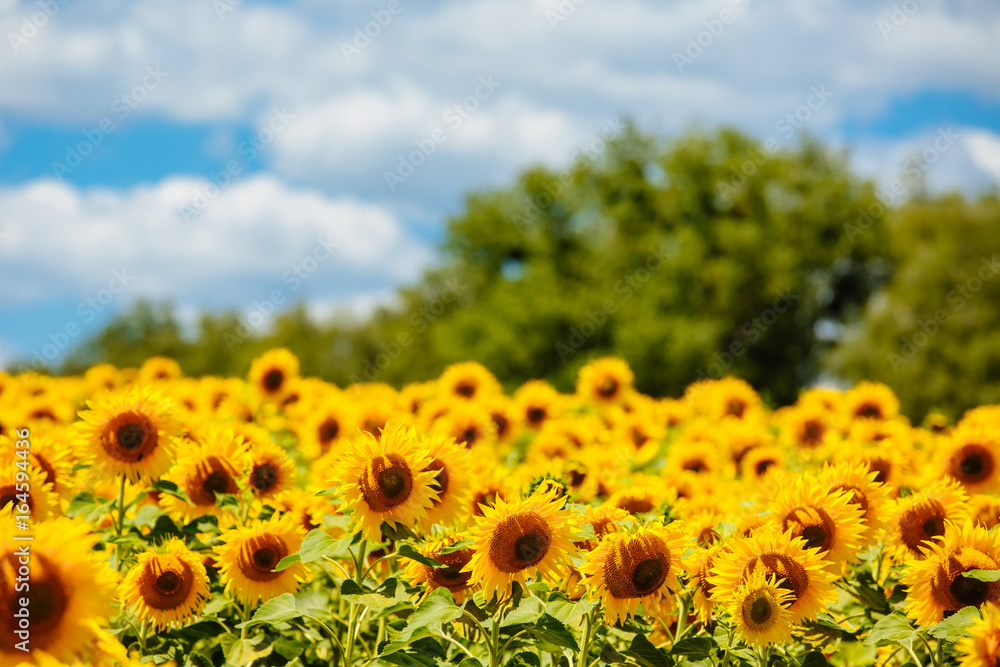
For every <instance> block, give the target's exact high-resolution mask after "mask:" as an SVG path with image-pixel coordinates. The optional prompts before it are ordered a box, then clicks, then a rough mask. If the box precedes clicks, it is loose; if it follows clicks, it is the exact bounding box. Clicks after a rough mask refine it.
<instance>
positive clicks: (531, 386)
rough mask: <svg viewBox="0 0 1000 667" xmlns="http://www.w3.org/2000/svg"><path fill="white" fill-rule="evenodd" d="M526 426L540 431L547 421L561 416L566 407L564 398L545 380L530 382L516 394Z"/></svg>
mask: <svg viewBox="0 0 1000 667" xmlns="http://www.w3.org/2000/svg"><path fill="white" fill-rule="evenodd" d="M514 403H515V404H516V405H517V408H518V412H519V413H520V415H521V419H522V420H523V422H524V424H525V426H527V427H528V428H531V429H535V430H538V429H539V428H541V426H542V424H543V423H545V421H546V420H548V419H551V418H552V417H558V416H560V415H561V414H562V413H563V411H564V407H565V403H564V398H563V396H562V395H561V394H560V393H559V392H558V391H556V390H555V388H554V387H553V386H552V385H550V384H549V383H548V382H545V381H544V380H528V381H527V382H525V383H524V384H523V385H521V386H520V388H518V390H517V391H516V392H514Z"/></svg>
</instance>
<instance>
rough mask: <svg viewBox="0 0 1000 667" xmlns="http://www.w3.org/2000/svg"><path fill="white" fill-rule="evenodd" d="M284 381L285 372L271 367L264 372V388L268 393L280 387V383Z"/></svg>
mask: <svg viewBox="0 0 1000 667" xmlns="http://www.w3.org/2000/svg"><path fill="white" fill-rule="evenodd" d="M284 381H285V374H284V373H283V372H282V371H281V370H280V369H277V368H272V369H271V370H269V371H268V372H267V373H265V374H264V389H266V390H267V391H268V392H269V393H273V392H276V391H278V390H279V389H281V385H282V383H283V382H284Z"/></svg>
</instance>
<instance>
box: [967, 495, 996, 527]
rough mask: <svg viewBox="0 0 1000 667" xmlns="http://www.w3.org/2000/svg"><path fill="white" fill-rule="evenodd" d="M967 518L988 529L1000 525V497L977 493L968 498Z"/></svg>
mask: <svg viewBox="0 0 1000 667" xmlns="http://www.w3.org/2000/svg"><path fill="white" fill-rule="evenodd" d="M969 518H970V519H972V522H973V523H975V524H976V525H977V526H982V527H983V528H985V529H987V530H989V529H990V528H993V527H994V526H997V525H1000V498H997V497H995V496H988V495H985V494H978V495H975V496H972V497H971V498H969Z"/></svg>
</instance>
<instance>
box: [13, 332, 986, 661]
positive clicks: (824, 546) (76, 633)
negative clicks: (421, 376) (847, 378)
mask: <svg viewBox="0 0 1000 667" xmlns="http://www.w3.org/2000/svg"><path fill="white" fill-rule="evenodd" d="M0 451H3V452H6V456H5V457H4V458H3V467H2V469H0V509H2V511H3V516H2V517H0V537H2V541H0V588H2V589H3V590H2V596H0V625H2V626H4V627H6V628H9V629H10V630H11V631H12V632H13V631H15V630H17V629H18V628H19V620H18V618H17V617H16V616H15V612H16V611H17V609H18V608H19V607H18V603H17V600H18V598H19V596H20V591H21V589H20V588H18V582H20V581H22V580H24V581H29V582H30V590H27V589H25V590H26V592H25V595H26V596H28V598H29V599H30V605H29V608H30V613H31V616H30V642H29V644H27V645H25V646H28V647H29V650H28V652H25V651H24V650H22V649H19V648H17V647H15V646H14V643H13V642H12V641H7V640H5V643H4V644H3V645H0V667H5V666H6V665H21V664H24V665H46V666H50V665H62V664H67V665H68V664H94V665H108V666H112V665H130V664H133V663H135V662H136V661H138V660H139V659H140V657H141V656H149V655H154V654H155V655H156V656H158V657H157V660H156V662H157V663H158V664H160V663H163V662H168V661H171V660H174V661H177V660H181V659H184V660H188V661H189V664H196V663H194V662H190V660H191V659H192V658H191V653H192V652H194V651H196V650H199V651H202V653H201V660H203V661H204V660H208V661H210V662H213V661H214V664H222V662H220V661H229V662H235V663H236V664H250V663H252V662H254V660H260V661H261V662H259V663H258V664H284V663H281V662H267V660H268V659H269V658H267V656H268V655H272V654H271V650H270V648H273V647H269V650H267V651H265V650H264V649H260V648H259V646H261V645H262V644H261V642H263V641H264V640H263V639H262V638H261V637H262V636H261V635H259V632H258V631H257V630H254V628H257V629H258V630H259V629H260V621H259V620H257V619H255V617H254V613H255V611H256V612H258V613H261V612H267V613H271V609H270V608H266V609H265V608H263V607H261V605H262V604H264V603H267V602H268V601H270V600H273V599H274V598H278V597H281V596H285V595H286V594H296V593H298V595H299V596H302V595H305V594H307V593H308V594H310V595H312V597H310V598H308V599H309V600H312V602H313V604H314V606H313V607H310V609H312V611H310V612H309V613H308V614H307V613H305V612H303V611H301V610H298V611H297V612H296V613H297V614H298V616H301V617H302V618H305V619H307V621H304V622H308V623H313V622H315V623H317V624H319V625H318V626H314V627H313V630H314V631H312V632H306V629H305V626H303V627H300V628H298V630H301V631H302V632H303V633H304V634H302V637H304V638H305V639H304V640H303V641H304V642H305V643H307V644H308V643H310V642H312V644H314V645H313V647H312V648H310V649H305V648H301V647H299V648H298V649H296V650H297V651H298V652H297V653H295V656H294V657H295V659H296V660H298V661H299V663H300V664H302V665H308V664H312V663H316V664H320V663H322V664H329V662H330V660H334V661H335V662H338V663H339V664H345V665H352V664H365V663H366V662H371V661H374V660H377V659H378V657H379V653H378V652H379V651H380V650H384V649H385V646H386V641H387V640H389V639H392V637H395V636H396V635H395V634H392V633H395V632H397V631H399V628H398V627H396V626H392V625H391V623H390V622H389V620H388V619H390V618H391V614H392V613H395V612H400V613H402V612H403V611H405V610H412V609H414V605H420V604H422V603H423V601H425V600H427V599H428V598H429V596H431V594H432V593H433V594H434V595H442V596H445V595H446V596H447V597H448V599H449V600H453V601H454V602H455V603H457V604H459V605H464V606H463V607H461V608H456V612H455V614H456V615H454V616H452V617H449V619H448V620H449V621H450V622H453V624H452V625H448V626H446V627H443V628H439V630H435V632H438V634H437V635H434V636H435V637H438V638H439V639H441V640H442V641H443V642H444V643H443V644H441V646H443V647H444V648H442V649H441V650H442V651H445V652H447V651H455V650H458V649H461V651H459V652H458V654H456V655H457V659H456V664H457V662H458V661H459V660H461V659H464V658H465V657H469V658H472V659H476V660H478V659H479V657H482V658H483V660H484V661H487V662H488V663H489V664H490V665H495V664H502V662H501V661H502V660H503V658H504V651H508V653H509V652H510V651H514V650H515V649H517V648H518V647H519V646H523V645H524V642H525V641H527V640H526V639H521V640H518V641H516V642H515V638H516V636H517V635H514V636H511V638H510V639H509V640H507V641H506V643H504V642H502V641H501V640H503V639H504V636H503V635H502V633H501V632H500V627H503V626H502V624H501V623H500V621H501V619H502V618H503V615H504V614H506V613H513V614H520V616H514V618H529V617H530V618H531V619H532V620H537V618H538V617H540V616H541V615H542V611H540V610H542V609H544V610H545V614H547V615H550V616H552V618H553V620H552V621H549V622H550V623H552V622H555V623H558V624H560V626H561V627H563V629H564V630H566V631H567V632H570V633H571V634H572V633H577V635H578V636H579V637H580V640H579V641H577V640H573V642H574V646H575V647H576V648H574V649H573V650H570V649H569V648H566V646H567V644H564V645H563V646H564V649H565V650H567V651H568V652H569V653H573V651H577V652H578V654H579V657H578V658H577V659H583V660H586V662H585V663H581V664H590V663H591V661H593V660H594V659H595V657H596V656H597V655H598V654H600V655H602V656H605V657H607V654H605V653H603V652H602V649H601V648H600V647H599V646H598V644H599V643H602V642H603V643H604V644H606V645H607V646H606V647H605V649H604V650H605V651H607V650H611V651H617V650H618V649H621V650H625V649H627V648H628V642H627V641H626V640H625V639H623V637H627V634H628V633H634V634H642V635H644V636H645V637H647V640H648V642H649V643H651V644H652V646H653V648H651V649H650V650H660V649H663V650H664V651H671V650H673V649H674V648H678V650H681V649H683V648H684V647H685V645H684V644H683V642H684V640H685V639H693V638H698V637H701V638H704V639H705V641H706V642H709V641H710V642H711V648H709V649H706V650H707V651H708V655H709V657H711V658H712V660H713V662H714V661H719V660H722V661H724V662H725V664H732V663H735V662H736V661H739V660H747V659H749V657H748V656H752V655H753V653H752V652H753V651H756V652H757V653H756V655H757V657H758V658H760V659H766V657H767V655H768V653H767V652H768V651H771V650H773V649H772V647H774V646H779V647H787V650H790V651H792V652H793V653H794V652H795V651H799V652H800V654H801V652H802V651H808V650H813V649H818V650H821V651H823V652H824V653H826V654H827V655H831V654H832V653H834V652H835V651H836V650H838V649H837V647H838V646H842V645H844V643H853V644H855V645H856V648H857V651H860V652H861V654H864V656H866V657H867V658H870V659H871V660H875V659H879V660H880V661H889V662H890V664H891V661H893V660H895V661H896V662H897V663H898V664H902V663H903V662H905V661H907V660H916V661H917V662H921V661H924V660H926V662H928V663H932V662H934V661H935V660H941V659H942V656H954V657H955V658H958V659H961V660H964V661H965V663H966V664H968V665H978V664H991V665H992V664H997V663H996V659H997V656H998V654H1000V639H998V638H1000V612H998V611H997V608H996V607H995V606H994V605H1000V581H998V579H1000V537H998V535H1000V533H998V532H997V531H996V530H994V529H995V528H996V526H997V525H998V524H1000V497H998V496H997V495H996V493H997V491H998V490H1000V406H984V407H980V408H977V409H974V410H971V411H970V412H968V413H967V414H965V415H964V416H963V417H962V418H961V419H960V420H959V421H958V422H957V423H955V424H954V425H949V423H948V421H947V420H946V419H944V418H943V417H942V416H940V415H930V416H928V417H927V419H926V421H925V422H924V424H923V425H921V426H914V425H913V424H911V423H910V421H909V420H908V419H907V418H906V417H904V416H902V415H901V414H900V413H899V403H898V401H897V400H896V398H895V396H894V395H893V393H892V392H891V391H890V390H889V389H888V388H887V387H885V386H883V385H879V384H875V383H868V382H863V383H861V384H859V385H857V386H855V387H853V388H851V389H849V390H846V391H839V390H832V389H810V390H807V391H804V392H803V393H802V394H801V396H800V398H799V400H798V401H797V402H796V403H795V404H794V405H790V406H786V407H781V408H780V409H770V408H768V407H767V406H765V404H764V402H763V401H762V400H761V397H760V396H759V395H758V394H757V393H756V392H755V391H754V390H753V388H752V387H750V386H749V385H748V384H746V383H745V382H743V381H741V380H737V379H732V378H726V379H722V380H706V381H701V382H697V383H695V384H692V385H691V386H689V387H688V388H687V390H686V391H685V393H684V395H683V396H681V397H679V398H662V399H656V398H652V397H649V396H646V395H643V394H642V393H640V392H638V391H637V390H635V388H634V387H633V374H632V372H631V370H630V369H629V367H628V365H627V364H625V363H624V362H623V361H621V360H619V359H611V358H606V359H598V360H596V361H593V362H591V363H590V364H588V365H587V366H585V367H584V368H583V369H582V370H581V371H580V374H579V377H578V381H577V385H576V390H575V392H574V393H572V394H564V393H560V392H559V391H557V390H556V389H554V388H553V387H552V386H551V385H549V384H547V383H545V382H543V381H538V380H534V381H530V382H527V383H526V384H524V385H522V386H521V387H519V388H517V389H516V391H514V392H513V393H511V394H508V393H506V392H505V391H504V389H503V387H502V386H501V384H500V383H499V382H498V381H497V379H496V378H495V377H494V376H493V375H492V374H491V373H490V372H489V371H488V370H487V369H486V368H484V367H482V366H481V365H479V364H477V363H473V362H469V363H462V364H456V365H454V366H451V367H449V368H448V369H446V370H445V371H444V373H443V374H442V375H441V376H440V377H439V378H438V379H436V380H434V381H430V382H423V383H415V384H410V385H407V386H405V387H403V388H402V389H401V390H396V389H394V388H392V387H390V386H388V385H384V384H364V385H353V386H350V387H347V388H344V389H341V388H338V387H336V386H334V385H331V384H329V383H326V382H323V381H321V380H318V379H313V378H308V377H303V376H301V375H300V369H299V364H298V360H297V359H296V358H295V357H294V356H293V355H292V354H291V353H290V352H289V351H287V350H284V349H279V350H272V351H270V352H268V353H266V354H264V355H262V356H261V357H260V358H258V359H256V360H255V361H254V363H253V365H252V368H251V369H250V372H249V374H248V376H247V378H246V379H241V378H216V377H204V378H190V377H185V376H184V375H183V374H182V373H181V371H180V368H179V367H178V366H177V364H176V363H175V362H173V361H172V360H170V359H162V358H155V359H150V360H149V361H147V362H146V363H145V364H144V365H143V366H142V368H140V369H117V368H113V367H111V366H108V365H100V366H95V367H93V368H91V369H90V370H88V371H87V372H86V373H85V374H84V375H83V376H81V377H66V378H52V377H46V376H40V375H35V374H31V373H27V374H22V375H17V376H11V375H5V374H0ZM19 461H20V462H22V463H23V465H18V462H19ZM22 534H23V535H24V536H26V535H30V536H31V538H32V540H31V542H30V545H31V546H30V554H31V556H30V559H26V560H29V563H30V564H29V565H27V566H26V567H27V570H24V571H23V572H22V571H20V570H19V569H18V568H19V561H18V553H19V552H17V549H18V547H19V545H20V542H19V541H18V540H17V537H18V536H19V535H22ZM991 571H997V573H998V574H997V576H995V577H994V576H992V575H990V574H989V572H991ZM19 572H20V573H21V574H23V575H24V576H21V574H19ZM24 573H26V574H24ZM19 577H20V578H19ZM389 582H394V583H392V585H391V586H388V584H389ZM316 596H319V598H317V597H316ZM528 598H530V599H534V600H536V601H537V603H531V604H536V606H535V607H531V606H530V605H528V606H525V605H526V604H527V603H524V602H523V600H525V599H528ZM290 599H293V600H298V599H299V597H294V598H290ZM303 599H305V598H303ZM317 599H321V602H320V603H319V606H316V604H317V603H316V600H317ZM373 600H374V601H376V602H373ZM289 604H292V603H289ZM295 604H298V603H295ZM366 605H367V606H366ZM394 605H395V606H394ZM552 605H556V606H552ZM571 605H579V606H578V607H573V608H574V609H578V613H577V612H573V613H570V612H566V611H565V610H566V609H569V608H570V606H571ZM324 607H325V611H316V610H317V609H322V608H324ZM363 607H364V608H365V609H362V608H363ZM968 607H972V608H974V609H975V610H981V611H976V612H975V614H974V617H972V616H970V617H969V619H968V623H966V624H965V626H962V627H958V628H957V629H956V630H954V632H958V633H960V634H961V635H962V637H964V638H962V639H961V640H960V641H953V639H954V638H952V637H951V636H950V635H947V639H945V638H943V637H945V636H946V635H944V634H942V633H944V630H940V629H939V628H941V627H943V626H938V624H940V623H942V621H945V620H946V619H948V618H949V617H951V616H952V615H953V614H955V613H958V612H963V610H965V609H966V608H968ZM421 609H423V607H421ZM471 609H475V610H477V612H475V613H474V612H470V611H469V610H471ZM531 610H534V611H531ZM529 612H531V613H529ZM534 612H537V613H535V614H534V615H533V616H532V613H534ZM369 613H370V616H369V617H368V618H365V616H366V614H369ZM406 613H409V612H406ZM406 613H404V614H403V618H405V617H406ZM414 613H416V612H414ZM477 613H479V614H480V615H478V616H477ZM963 613H966V612H963ZM324 614H325V615H324ZM491 614H492V615H493V616H490V615H491ZM293 616H295V614H292V615H289V616H288V618H289V619H290V618H292V617H293ZM319 617H323V619H325V620H320V618H319ZM376 617H377V620H376ZM488 617H489V618H488ZM556 617H559V618H561V620H556ZM262 618H271V617H270V616H264V617H262ZM487 618H488V621H487V620H486V619H487ZM963 618H964V617H963ZM602 620H603V624H602V623H601V621H602ZM274 622H275V623H282V622H285V620H284V617H282V620H279V621H274ZM523 622H527V621H523ZM890 622H896V623H897V624H902V625H903V626H906V625H909V626H910V628H911V630H912V632H913V633H914V637H920V638H921V639H925V638H926V641H924V644H926V646H924V644H919V643H914V642H912V641H911V642H910V643H908V644H906V646H905V648H906V649H907V651H908V652H907V653H902V652H900V650H896V653H893V652H892V651H893V649H894V648H895V646H894V645H893V644H892V642H891V641H887V642H881V641H877V638H878V637H879V636H881V635H880V634H879V633H878V632H876V630H877V629H879V628H884V627H886V626H885V624H888V623H890ZM255 623H257V625H255ZM491 624H492V625H491ZM952 625H957V624H956V623H954V622H953V623H952ZM208 626H212V629H208ZM873 626H874V629H873ZM297 627H298V626H294V624H293V625H291V626H287V628H291V629H290V630H288V632H297V631H298V630H297V629H296V628H297ZM316 627H321V628H322V629H323V632H325V633H326V635H328V637H327V640H328V641H326V642H325V643H323V642H322V641H321V640H320V639H317V637H320V636H321V635H323V632H319V631H316ZM434 627H435V628H438V626H434ZM193 628H195V629H197V632H194V630H192V629H193ZM282 628H286V626H282V627H279V628H278V630H276V632H278V634H279V635H280V634H281V633H282V632H285V631H286V630H285V629H282ZM287 628H286V629H287ZM835 628H839V629H840V632H839V633H838V632H837V631H836V630H835ZM949 628H950V626H949ZM932 630H933V632H931V631H932ZM188 631H190V632H188ZM549 631H551V628H550V630H549ZM185 632H188V634H185ZM248 632H249V633H250V636H251V637H256V638H257V639H260V642H258V643H256V644H255V643H253V642H252V641H251V640H249V639H248V638H247V637H248ZM255 632H258V634H254V633H255ZM869 632H870V633H872V634H871V636H872V637H875V638H876V639H873V641H871V642H866V641H865V637H866V636H868V633H869ZM948 632H952V630H950V629H949V630H948ZM198 633H201V634H200V635H198ZM366 633H368V634H366ZM928 633H929V634H928ZM411 634H412V633H411ZM522 634H524V635H525V637H530V636H533V635H532V634H531V632H530V631H529V630H524V632H523V633H522ZM194 635H198V637H202V638H201V639H198V637H196V636H194ZM390 635H391V636H390ZM399 636H400V637H403V639H406V637H409V636H410V635H407V634H406V632H400V634H399ZM126 637H127V638H128V639H127V640H126ZM220 637H226V639H220ZM935 638H936V639H935ZM257 639H255V640H254V641H257ZM290 641H291V640H289V642H290ZM400 641H402V640H400ZM539 641H540V642H542V643H543V644H544V645H545V646H550V645H551V644H552V642H553V640H552V639H551V638H549V639H544V637H543V638H542V639H540V640H539ZM566 641H567V642H568V640H566ZM933 641H937V642H938V644H939V645H938V646H937V647H936V650H932V645H931V642H933ZM545 642H547V643H545ZM945 644H947V645H946V646H945ZM290 645H291V644H290V643H286V644H283V645H281V648H282V649H283V650H285V651H291V650H292V649H291V648H290ZM274 646H275V647H276V646H278V645H277V644H275V645H274ZM355 646H357V647H358V648H357V649H356V648H355ZM484 646H485V647H486V648H485V649H483V650H481V649H482V647H484ZM900 646H902V645H900ZM456 647H457V648H456ZM477 647H478V648H477ZM782 650H786V649H782ZM852 650H853V649H852ZM185 651H186V653H185ZM255 651H257V653H255ZM713 651H714V652H713ZM748 651H749V652H750V653H748ZM213 652H214V653H213ZM866 652H867V653H866ZM275 655H276V654H275ZM281 655H282V656H284V658H288V656H287V655H284V653H282V654H281ZM682 655H688V654H686V653H683V654H682ZM859 655H860V654H859ZM213 656H214V657H213ZM474 656H479V657H474ZM674 657H675V658H676V657H677V656H674ZM324 660H325V661H326V662H323V661H324ZM310 661H312V662H310ZM178 664H179V663H178ZM197 664H202V663H200V662H199V663H197ZM553 664H555V662H554V663H553Z"/></svg>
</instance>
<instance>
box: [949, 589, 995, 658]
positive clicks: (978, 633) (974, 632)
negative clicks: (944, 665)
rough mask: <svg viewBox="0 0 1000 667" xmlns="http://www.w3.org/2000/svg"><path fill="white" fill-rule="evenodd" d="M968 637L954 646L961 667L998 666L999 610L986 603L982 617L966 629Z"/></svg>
mask: <svg viewBox="0 0 1000 667" xmlns="http://www.w3.org/2000/svg"><path fill="white" fill-rule="evenodd" d="M967 632H968V633H969V636H968V637H963V638H962V639H960V640H958V642H957V643H956V644H955V650H956V651H957V652H958V653H959V654H960V655H961V657H960V658H959V659H958V663H959V664H960V665H961V667H996V665H998V664H1000V608H998V607H997V606H996V605H994V604H990V603H986V604H985V605H984V606H983V617H982V619H980V620H978V621H976V622H975V623H973V624H972V626H971V627H969V628H968V630H967Z"/></svg>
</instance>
